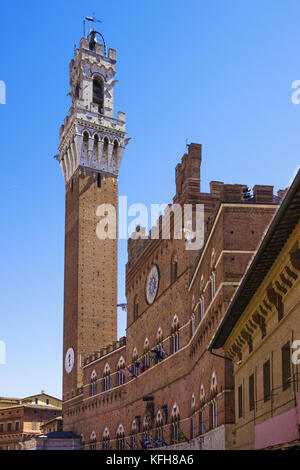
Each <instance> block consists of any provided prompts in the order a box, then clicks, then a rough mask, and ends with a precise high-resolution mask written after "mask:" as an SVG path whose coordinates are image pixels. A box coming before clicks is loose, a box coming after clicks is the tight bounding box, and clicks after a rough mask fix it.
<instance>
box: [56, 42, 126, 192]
mask: <svg viewBox="0 0 300 470" xmlns="http://www.w3.org/2000/svg"><path fill="white" fill-rule="evenodd" d="M115 73H116V51H115V50H114V49H109V50H108V55H107V56H106V55H105V54H104V53H103V45H102V44H98V43H97V42H96V43H95V44H92V43H91V42H89V41H88V39H87V38H82V39H81V41H80V47H79V49H76V50H75V57H74V59H72V60H71V62H70V86H71V92H70V96H71V99H72V106H71V108H70V110H69V114H68V116H66V117H65V120H64V124H63V125H62V126H61V127H60V144H59V155H58V156H56V157H55V158H57V160H58V161H59V163H60V166H61V170H62V173H63V177H64V180H65V183H67V182H68V181H69V180H70V178H71V177H72V176H73V174H74V172H75V171H76V169H77V168H78V167H79V166H81V167H86V168H90V169H94V170H98V171H101V172H107V173H110V174H113V175H115V176H117V175H118V173H119V168H120V164H121V160H122V157H123V153H124V149H125V147H126V145H127V144H128V142H129V140H130V139H126V130H125V113H123V112H121V111H119V112H118V118H114V98H113V91H114V86H115V84H116V83H117V80H114V76H115Z"/></svg>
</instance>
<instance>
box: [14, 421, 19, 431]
mask: <svg viewBox="0 0 300 470" xmlns="http://www.w3.org/2000/svg"><path fill="white" fill-rule="evenodd" d="M15 430H16V431H19V430H20V423H19V421H17V422H16V424H15Z"/></svg>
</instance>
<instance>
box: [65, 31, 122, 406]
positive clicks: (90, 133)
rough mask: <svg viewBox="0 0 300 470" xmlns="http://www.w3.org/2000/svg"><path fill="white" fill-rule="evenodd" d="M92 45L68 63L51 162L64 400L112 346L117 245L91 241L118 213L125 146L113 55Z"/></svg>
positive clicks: (89, 41)
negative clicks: (104, 220) (60, 210)
mask: <svg viewBox="0 0 300 470" xmlns="http://www.w3.org/2000/svg"><path fill="white" fill-rule="evenodd" d="M98 34H99V33H98ZM100 36H101V35H100ZM101 37H102V36H101ZM96 38H97V34H96V32H95V31H92V32H91V33H90V34H89V36H88V37H87V38H82V39H81V41H80V47H79V49H76V50H75V57H74V59H72V60H71V63H70V86H71V92H70V96H71V99H72V106H71V108H70V110H69V114H68V116H66V118H65V120H64V124H63V125H62V126H61V128H60V144H59V155H57V156H56V159H57V160H58V161H59V164H60V167H61V170H62V174H63V177H64V181H65V185H66V213H65V273H64V278H65V280H64V335H63V400H67V399H69V398H71V397H72V395H73V394H74V392H75V391H76V389H77V388H78V387H80V386H81V385H82V367H81V365H82V361H83V358H84V356H86V355H88V354H91V353H92V352H94V351H97V350H99V349H100V348H102V347H103V346H105V345H107V344H110V343H112V342H113V341H115V340H116V339H117V239H99V238H98V237H97V234H96V227H97V224H98V222H99V219H100V218H99V217H98V216H97V215H96V212H97V208H98V207H99V205H102V204H112V205H113V206H114V207H115V209H116V213H117V206H118V173H119V168H120V163H121V160H122V156H123V153H124V149H125V147H126V145H127V143H128V141H129V139H126V132H125V113H123V112H119V113H118V117H117V118H114V109H113V105H114V101H113V91H114V86H115V84H116V82H117V80H114V76H115V73H116V51H115V50H114V49H109V50H108V54H107V53H106V46H105V43H104V45H101V44H99V43H98V42H97V39H96Z"/></svg>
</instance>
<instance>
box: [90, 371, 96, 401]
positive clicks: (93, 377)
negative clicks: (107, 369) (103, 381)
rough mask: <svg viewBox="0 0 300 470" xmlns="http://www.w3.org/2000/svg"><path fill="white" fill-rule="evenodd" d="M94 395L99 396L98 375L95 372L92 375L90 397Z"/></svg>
mask: <svg viewBox="0 0 300 470" xmlns="http://www.w3.org/2000/svg"><path fill="white" fill-rule="evenodd" d="M94 395H97V375H96V372H95V371H93V373H92V376H91V383H90V396H91V397H93V396H94Z"/></svg>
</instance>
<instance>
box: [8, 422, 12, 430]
mask: <svg viewBox="0 0 300 470" xmlns="http://www.w3.org/2000/svg"><path fill="white" fill-rule="evenodd" d="M11 428H12V426H11V423H7V431H8V432H10V431H11Z"/></svg>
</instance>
